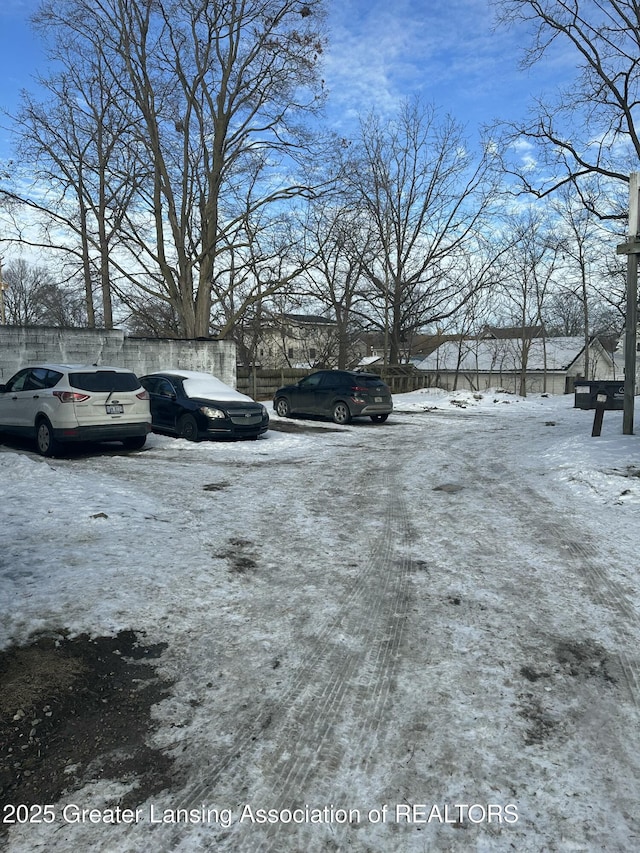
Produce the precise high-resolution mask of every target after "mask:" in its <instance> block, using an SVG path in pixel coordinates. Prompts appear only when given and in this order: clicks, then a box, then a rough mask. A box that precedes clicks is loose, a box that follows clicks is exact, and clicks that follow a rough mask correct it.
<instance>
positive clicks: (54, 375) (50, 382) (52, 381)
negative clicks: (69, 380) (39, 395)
mask: <svg viewBox="0 0 640 853" xmlns="http://www.w3.org/2000/svg"><path fill="white" fill-rule="evenodd" d="M63 376H64V374H63V373H60V371H58V370H47V378H46V384H45V386H44V387H45V388H55V386H56V385H57V384H58V382H60V380H61V379H62V377H63Z"/></svg>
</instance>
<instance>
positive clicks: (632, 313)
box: [616, 172, 640, 435]
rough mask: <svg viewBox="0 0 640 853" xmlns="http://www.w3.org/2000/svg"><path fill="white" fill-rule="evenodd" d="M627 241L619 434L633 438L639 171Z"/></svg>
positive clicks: (620, 250) (632, 186) (633, 178)
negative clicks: (622, 396) (622, 384)
mask: <svg viewBox="0 0 640 853" xmlns="http://www.w3.org/2000/svg"><path fill="white" fill-rule="evenodd" d="M627 237H628V240H627V242H626V243H621V244H620V245H619V246H618V247H617V249H616V252H617V254H618V255H626V256H627V310H626V322H625V332H624V410H623V414H622V432H623V434H624V435H633V408H634V400H635V393H636V346H637V344H636V338H637V326H638V255H640V172H631V174H630V175H629V228H628V230H627Z"/></svg>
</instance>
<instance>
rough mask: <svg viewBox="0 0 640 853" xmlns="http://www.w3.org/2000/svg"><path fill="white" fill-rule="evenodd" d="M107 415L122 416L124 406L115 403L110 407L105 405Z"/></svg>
mask: <svg viewBox="0 0 640 853" xmlns="http://www.w3.org/2000/svg"><path fill="white" fill-rule="evenodd" d="M107 414H108V415H122V414H124V406H123V405H116V404H115V403H112V404H111V405H108V404H107Z"/></svg>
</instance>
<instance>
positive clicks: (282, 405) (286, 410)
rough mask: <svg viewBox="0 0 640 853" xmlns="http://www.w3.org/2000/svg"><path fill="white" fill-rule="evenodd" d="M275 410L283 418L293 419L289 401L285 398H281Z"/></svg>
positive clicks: (277, 401) (276, 403)
mask: <svg viewBox="0 0 640 853" xmlns="http://www.w3.org/2000/svg"><path fill="white" fill-rule="evenodd" d="M273 408H274V409H275V410H276V414H277V415H279V416H280V417H281V418H290V417H291V406H290V405H289V401H288V400H285V398H284V397H279V398H278V399H277V400H276V402H275V405H274V407H273Z"/></svg>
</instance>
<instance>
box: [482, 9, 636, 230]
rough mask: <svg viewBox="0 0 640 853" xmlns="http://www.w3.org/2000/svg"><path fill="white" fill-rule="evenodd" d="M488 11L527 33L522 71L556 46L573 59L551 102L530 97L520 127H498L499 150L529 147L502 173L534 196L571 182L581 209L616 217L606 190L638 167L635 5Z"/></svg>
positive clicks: (621, 202)
mask: <svg viewBox="0 0 640 853" xmlns="http://www.w3.org/2000/svg"><path fill="white" fill-rule="evenodd" d="M494 5H495V7H496V9H497V12H498V18H499V21H500V22H501V23H503V24H505V25H512V24H516V23H522V22H525V23H526V24H528V25H529V27H530V28H531V33H532V35H531V40H530V44H529V47H528V48H527V49H526V52H525V54H524V57H523V61H522V64H523V66H524V67H525V68H529V67H531V66H533V65H535V64H536V63H538V62H542V61H544V60H545V58H546V57H547V55H548V53H549V52H550V51H551V50H552V49H553V47H554V46H555V45H557V44H560V45H562V46H563V47H567V46H568V47H569V48H570V49H571V50H572V51H573V53H574V55H575V57H576V61H577V76H576V78H575V80H574V81H573V83H572V84H571V85H569V86H567V87H566V88H565V89H564V90H563V91H561V92H560V93H559V94H558V95H557V96H555V97H547V98H539V99H537V100H536V101H535V102H534V105H533V108H532V110H531V115H530V118H529V119H528V120H527V121H524V122H522V123H515V124H514V123H512V124H503V125H502V129H503V131H504V133H505V143H506V146H505V147H506V148H507V150H508V149H509V147H510V146H513V145H514V144H515V143H516V142H517V141H520V142H522V141H525V142H526V143H529V145H530V150H528V151H527V158H526V162H523V161H522V160H519V161H517V160H514V159H512V160H511V162H510V163H509V164H507V165H506V168H507V170H508V171H509V172H511V174H513V175H516V176H517V178H518V180H519V182H520V185H521V187H522V188H523V189H524V190H525V191H527V192H531V193H534V194H535V195H537V196H538V197H542V196H544V195H547V194H548V193H550V192H553V191H554V190H555V189H557V188H558V187H560V186H563V185H566V184H568V183H571V182H573V183H575V185H576V186H577V188H578V189H579V191H580V192H581V194H582V203H583V205H584V206H585V207H587V209H590V210H592V211H593V212H597V213H598V214H599V215H600V216H602V217H607V218H623V217H624V215H625V213H626V207H627V202H626V198H624V197H619V196H617V192H616V190H615V189H614V188H612V186H611V185H612V183H613V184H615V182H621V181H624V182H626V181H628V175H629V172H630V171H633V170H634V169H635V168H636V167H637V164H638V162H639V161H640V128H639V127H638V125H637V121H638V110H637V106H638V98H639V95H640V90H639V84H640V6H639V5H638V3H637V2H636V0H615V2H611V0H494ZM510 150H511V152H512V153H513V151H514V149H513V147H511V149H510ZM594 176H598V177H600V178H602V179H603V180H604V181H605V186H607V187H608V188H609V189H610V195H609V198H607V197H606V196H604V195H602V194H600V195H597V196H594V195H592V194H591V193H590V192H589V188H588V187H583V185H582V179H583V178H586V177H594ZM591 185H592V184H591ZM611 196H613V197H611ZM605 202H606V203H605Z"/></svg>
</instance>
